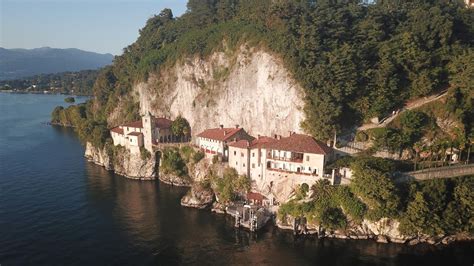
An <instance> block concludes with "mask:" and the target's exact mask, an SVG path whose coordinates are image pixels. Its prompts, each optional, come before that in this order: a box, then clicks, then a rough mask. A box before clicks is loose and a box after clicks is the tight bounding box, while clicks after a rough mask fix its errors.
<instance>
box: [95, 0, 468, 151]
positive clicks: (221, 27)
mask: <svg viewBox="0 0 474 266" xmlns="http://www.w3.org/2000/svg"><path fill="white" fill-rule="evenodd" d="M187 7H188V11H187V12H186V13H185V14H184V15H182V16H181V17H179V18H175V17H173V14H172V12H171V10H169V9H164V10H163V11H161V12H160V13H159V14H158V15H156V16H154V17H152V18H150V19H149V20H148V21H147V23H146V26H145V27H144V28H143V29H142V30H140V36H139V38H138V40H137V41H136V42H135V43H134V44H132V45H130V46H128V47H126V48H125V49H124V53H123V55H121V56H119V57H117V58H116V59H115V61H114V64H113V66H111V67H107V68H105V69H104V70H103V71H101V73H100V75H99V77H98V78H97V82H96V84H95V86H94V95H95V96H96V99H95V100H94V101H95V105H94V106H95V107H96V112H95V117H94V119H96V120H103V117H104V115H106V114H108V113H110V112H111V111H112V110H113V109H114V107H116V106H117V103H118V102H119V101H120V99H123V98H124V97H125V95H128V94H130V93H131V87H132V84H134V83H136V82H138V81H142V80H145V79H147V78H148V76H149V74H150V73H152V72H155V73H156V72H158V71H160V70H163V69H165V68H167V67H169V66H171V65H173V64H174V63H175V62H176V61H177V60H179V59H182V58H184V57H186V56H193V55H197V56H201V57H206V56H208V55H210V54H211V53H212V52H214V51H223V52H225V53H226V54H228V55H230V56H232V53H233V52H235V51H236V50H237V48H238V47H240V46H241V45H243V44H246V45H248V47H252V46H254V47H255V46H257V47H260V48H263V49H267V50H269V51H271V52H274V53H275V54H277V55H279V56H280V57H281V58H282V59H283V61H284V63H285V65H286V67H287V68H288V69H289V70H290V71H291V73H292V74H293V76H294V78H295V79H296V80H297V81H298V82H299V83H300V84H301V85H302V86H303V88H304V89H305V91H306V95H307V97H306V99H305V100H306V105H305V108H304V111H305V112H306V117H307V119H306V121H304V123H303V127H304V128H305V129H306V131H307V132H308V133H311V134H312V135H314V136H316V137H318V138H320V139H328V138H332V137H333V135H334V132H335V131H336V132H340V131H341V130H343V129H345V128H349V127H351V126H353V125H354V124H357V123H361V122H362V121H367V120H368V119H369V118H371V117H375V116H377V117H384V116H386V115H387V114H389V113H391V112H392V111H393V110H396V109H397V108H400V107H401V106H402V104H403V103H404V102H405V101H406V100H408V99H413V98H416V97H420V96H424V95H428V94H432V93H436V92H438V91H440V90H443V89H445V88H447V87H448V86H450V87H451V88H450V90H452V91H453V94H455V95H457V96H458V97H456V98H455V99H456V101H457V102H458V103H461V102H462V103H463V104H457V105H455V106H456V108H458V109H459V110H453V112H457V113H458V114H459V115H460V116H461V117H462V118H464V119H463V121H464V122H463V123H464V125H466V128H465V129H463V130H464V132H463V134H464V135H466V136H468V135H469V134H468V133H469V132H470V130H471V129H470V128H471V126H472V123H471V122H470V120H471V118H469V117H472V115H471V116H468V115H469V114H471V113H472V109H473V108H472V106H471V105H472V101H471V100H470V99H472V95H470V94H469V88H471V86H472V84H471V83H472V82H471V81H472V71H469V70H468V69H472V64H473V63H472V62H473V61H474V60H472V56H473V54H474V52H473V48H472V44H473V43H472V40H473V39H474V38H473V36H474V27H473V26H472V25H474V23H473V21H472V12H473V11H472V10H469V9H466V8H464V7H463V6H462V3H460V1H459V3H457V2H455V1H408V0H403V1H376V3H374V4H362V1H342V2H340V3H339V1H325V0H321V1H272V0H262V1H257V2H256V1H250V0H241V1H237V0H215V1H197V0H190V1H188V5H187ZM227 73H228V70H226V69H222V70H220V69H217V70H215V71H213V73H212V74H213V76H214V78H215V79H225V76H226V75H227ZM157 90H160V87H159V86H158V87H157ZM469 123H470V124H469ZM468 124H469V125H468ZM385 135H387V137H388V138H390V139H391V140H390V141H388V142H387V143H385V144H386V145H388V146H394V145H395V144H398V143H401V144H406V145H408V143H410V142H412V141H413V139H412V138H411V137H410V138H408V139H405V138H399V137H398V135H403V132H389V133H387V134H385ZM394 135H397V136H394ZM413 137H416V135H415V136H413ZM385 144H384V145H385Z"/></svg>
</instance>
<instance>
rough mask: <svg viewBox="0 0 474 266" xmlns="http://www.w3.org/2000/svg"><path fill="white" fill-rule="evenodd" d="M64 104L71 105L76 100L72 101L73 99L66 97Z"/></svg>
mask: <svg viewBox="0 0 474 266" xmlns="http://www.w3.org/2000/svg"><path fill="white" fill-rule="evenodd" d="M64 102H66V103H73V102H76V100H75V99H74V97H66V98H65V99H64Z"/></svg>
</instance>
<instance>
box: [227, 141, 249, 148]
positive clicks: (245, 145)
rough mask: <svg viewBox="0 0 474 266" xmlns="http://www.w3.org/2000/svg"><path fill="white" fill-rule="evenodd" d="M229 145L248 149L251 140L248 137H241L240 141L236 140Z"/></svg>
mask: <svg viewBox="0 0 474 266" xmlns="http://www.w3.org/2000/svg"><path fill="white" fill-rule="evenodd" d="M229 147H235V148H240V149H246V148H249V147H250V141H248V140H246V139H241V140H238V141H234V142H231V143H229Z"/></svg>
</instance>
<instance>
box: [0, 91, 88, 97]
mask: <svg viewBox="0 0 474 266" xmlns="http://www.w3.org/2000/svg"><path fill="white" fill-rule="evenodd" d="M0 93H10V94H38V95H64V96H73V97H89V98H91V97H93V96H92V95H87V94H70V93H63V92H59V93H53V92H44V91H15V90H0Z"/></svg>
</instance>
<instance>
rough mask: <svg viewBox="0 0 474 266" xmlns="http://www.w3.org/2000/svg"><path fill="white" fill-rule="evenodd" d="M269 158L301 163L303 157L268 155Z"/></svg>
mask: <svg viewBox="0 0 474 266" xmlns="http://www.w3.org/2000/svg"><path fill="white" fill-rule="evenodd" d="M268 159H270V160H276V161H284V162H293V163H302V162H303V158H286V157H279V156H270V157H268Z"/></svg>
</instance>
